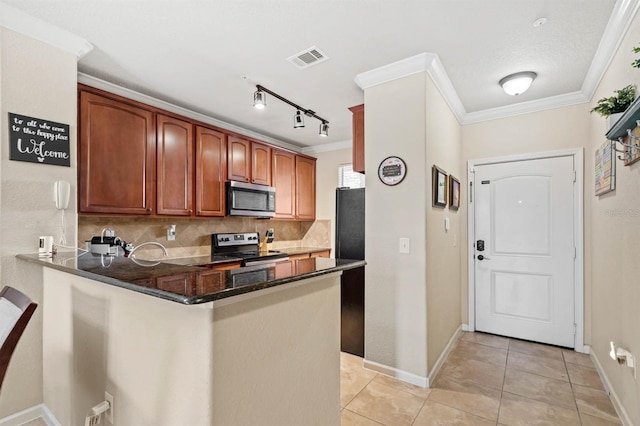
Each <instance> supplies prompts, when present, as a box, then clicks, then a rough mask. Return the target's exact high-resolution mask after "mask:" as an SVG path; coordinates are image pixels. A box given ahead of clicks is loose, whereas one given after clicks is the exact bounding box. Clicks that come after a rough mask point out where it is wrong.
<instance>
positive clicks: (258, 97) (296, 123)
mask: <svg viewBox="0 0 640 426" xmlns="http://www.w3.org/2000/svg"><path fill="white" fill-rule="evenodd" d="M256 89H257V90H256V91H255V93H254V94H253V106H254V107H256V108H258V109H262V108H264V107H265V106H266V105H267V97H266V96H267V95H266V93H268V94H270V95H271V96H273V97H274V98H276V99H279V100H281V101H282V102H284V103H286V104H289V105H291V106H292V107H294V108H295V109H296V113H295V115H294V116H293V128H294V129H297V128H299V127H304V116H305V115H306V116H307V117H312V118H315V119H316V120H320V136H323V137H326V136H329V122H328V121H327V120H325V119H324V118H322V117H320V116H319V115H317V114H316V113H315V111H313V110H310V109H306V108H302V107H301V106H300V105H297V104H295V103H293V102H291V101H290V100H288V99H286V98H283V97H282V96H280V95H278V94H277V93H275V92H272V91H271V90H269V89H267V88H265V87H263V86H260V85H259V84H258V85H256ZM303 114H304V115H303Z"/></svg>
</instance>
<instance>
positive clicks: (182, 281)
mask: <svg viewBox="0 0 640 426" xmlns="http://www.w3.org/2000/svg"><path fill="white" fill-rule="evenodd" d="M156 287H157V288H158V289H160V290H164V291H170V292H171V293H178V294H184V295H185V296H191V295H193V294H194V293H195V277H194V274H193V273H192V272H183V273H179V274H174V275H165V276H160V277H157V278H156Z"/></svg>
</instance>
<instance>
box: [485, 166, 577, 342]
mask: <svg viewBox="0 0 640 426" xmlns="http://www.w3.org/2000/svg"><path fill="white" fill-rule="evenodd" d="M474 181H475V191H474V192H475V200H474V204H475V239H476V243H475V277H476V287H475V288H476V295H475V297H476V299H475V300H476V309H475V312H476V330H478V331H485V332H488V333H495V334H500V335H504V336H511V337H516V338H521V339H526V340H533V341H537V342H543V343H549V344H554V345H560V346H567V347H574V344H575V343H574V337H575V324H574V323H575V321H574V265H573V264H574V261H575V253H576V252H575V244H574V212H573V199H574V198H573V191H574V185H575V182H574V181H575V173H574V164H573V157H570V156H567V157H555V158H545V159H536V160H526V161H515V162H509V163H500V164H489V165H482V166H477V167H475V179H474ZM480 241H482V242H483V243H484V244H482V243H479V242H480ZM482 245H484V247H482Z"/></svg>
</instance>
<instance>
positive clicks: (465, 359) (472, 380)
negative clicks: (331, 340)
mask: <svg viewBox="0 0 640 426" xmlns="http://www.w3.org/2000/svg"><path fill="white" fill-rule="evenodd" d="M340 370H341V382H340V389H341V393H340V405H341V407H342V412H341V418H342V426H351V425H357V426H380V425H386V426H402V425H414V426H426V425H474V426H475V425H478V426H484V425H559V426H569V425H587V426H592V425H593V426H595V425H619V424H622V423H621V422H620V420H619V419H618V416H617V415H616V411H615V409H614V408H613V405H612V404H611V401H610V400H609V396H608V395H607V393H606V392H605V390H604V387H603V386H602V383H601V381H600V377H599V376H598V373H597V372H596V369H595V367H594V366H593V364H592V362H591V359H590V358H589V356H587V355H583V354H579V353H576V352H573V351H570V350H567V349H562V348H558V347H554V346H547V345H541V344H537V343H531V342H526V341H522V340H516V339H508V338H506V337H499V336H493V335H490V334H483V333H463V335H462V338H461V339H459V340H458V342H457V344H456V346H455V347H454V349H453V350H452V351H451V354H450V355H449V357H448V358H447V361H446V362H445V363H444V365H443V366H442V368H441V370H440V373H439V374H438V376H437V377H436V379H435V382H434V383H432V385H431V388H430V389H423V388H420V387H418V386H413V385H410V384H407V383H405V382H402V381H399V380H396V379H394V378H391V377H388V376H385V375H382V374H378V373H376V372H374V371H371V370H366V369H364V368H363V367H362V359H361V358H358V357H356V356H353V355H349V354H345V353H343V354H342V356H341V369H340Z"/></svg>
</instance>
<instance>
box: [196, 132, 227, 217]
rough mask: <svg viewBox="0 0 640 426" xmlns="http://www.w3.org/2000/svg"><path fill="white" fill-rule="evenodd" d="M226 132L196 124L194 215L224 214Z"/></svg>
mask: <svg viewBox="0 0 640 426" xmlns="http://www.w3.org/2000/svg"><path fill="white" fill-rule="evenodd" d="M226 180H227V135H225V134H224V133H222V132H217V131H215V130H211V129H208V128H206V127H201V126H197V127H196V181H195V186H196V205H195V209H196V215H197V216H211V217H213V216H224V215H225V201H226V199H225V188H224V185H225V181H226Z"/></svg>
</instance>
